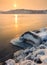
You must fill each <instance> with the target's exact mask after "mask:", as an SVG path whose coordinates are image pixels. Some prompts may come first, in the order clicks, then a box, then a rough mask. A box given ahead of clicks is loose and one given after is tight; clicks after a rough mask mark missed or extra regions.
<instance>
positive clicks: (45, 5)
mask: <svg viewBox="0 0 47 65" xmlns="http://www.w3.org/2000/svg"><path fill="white" fill-rule="evenodd" d="M12 9H33V10H34V9H36V10H37V9H47V0H0V10H1V11H2V10H12Z"/></svg>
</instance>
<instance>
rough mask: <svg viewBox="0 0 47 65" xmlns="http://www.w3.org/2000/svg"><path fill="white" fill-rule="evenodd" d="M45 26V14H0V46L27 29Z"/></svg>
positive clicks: (5, 44) (46, 24) (46, 17)
mask: <svg viewBox="0 0 47 65" xmlns="http://www.w3.org/2000/svg"><path fill="white" fill-rule="evenodd" d="M46 26H47V14H32V15H30V14H20V15H17V14H0V48H3V47H5V46H7V45H8V44H9V42H10V40H11V39H13V38H16V37H18V36H20V35H21V34H22V33H24V32H25V31H28V30H36V29H40V28H43V27H46Z"/></svg>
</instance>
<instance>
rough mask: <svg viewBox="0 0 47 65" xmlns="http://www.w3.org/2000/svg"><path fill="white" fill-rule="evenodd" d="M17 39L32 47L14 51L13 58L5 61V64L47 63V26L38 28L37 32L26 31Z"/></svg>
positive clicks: (45, 64)
mask: <svg viewBox="0 0 47 65" xmlns="http://www.w3.org/2000/svg"><path fill="white" fill-rule="evenodd" d="M27 33H30V34H27ZM23 39H24V41H23ZM19 40H20V42H21V41H22V42H24V43H29V44H30V45H32V47H30V46H28V47H27V48H26V49H24V50H19V51H17V52H15V53H14V55H13V59H8V60H6V61H5V64H6V65H47V28H43V29H40V30H39V32H26V33H24V34H23V35H21V37H20V38H19ZM11 42H12V41H11ZM13 42H14V40H13ZM18 42H19V41H18ZM15 44H16V43H15Z"/></svg>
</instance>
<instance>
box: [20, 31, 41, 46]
mask: <svg viewBox="0 0 47 65" xmlns="http://www.w3.org/2000/svg"><path fill="white" fill-rule="evenodd" d="M20 40H23V42H25V43H29V44H31V45H32V46H38V45H40V44H41V38H40V37H39V36H38V35H36V33H34V32H29V31H28V32H25V33H24V34H23V35H21V37H20Z"/></svg>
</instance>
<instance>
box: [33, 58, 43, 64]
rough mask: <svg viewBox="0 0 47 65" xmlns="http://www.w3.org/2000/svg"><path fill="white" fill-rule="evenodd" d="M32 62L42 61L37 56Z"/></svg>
mask: <svg viewBox="0 0 47 65" xmlns="http://www.w3.org/2000/svg"><path fill="white" fill-rule="evenodd" d="M34 62H36V63H38V64H41V63H42V61H41V60H40V58H37V57H36V58H35V59H34Z"/></svg>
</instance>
